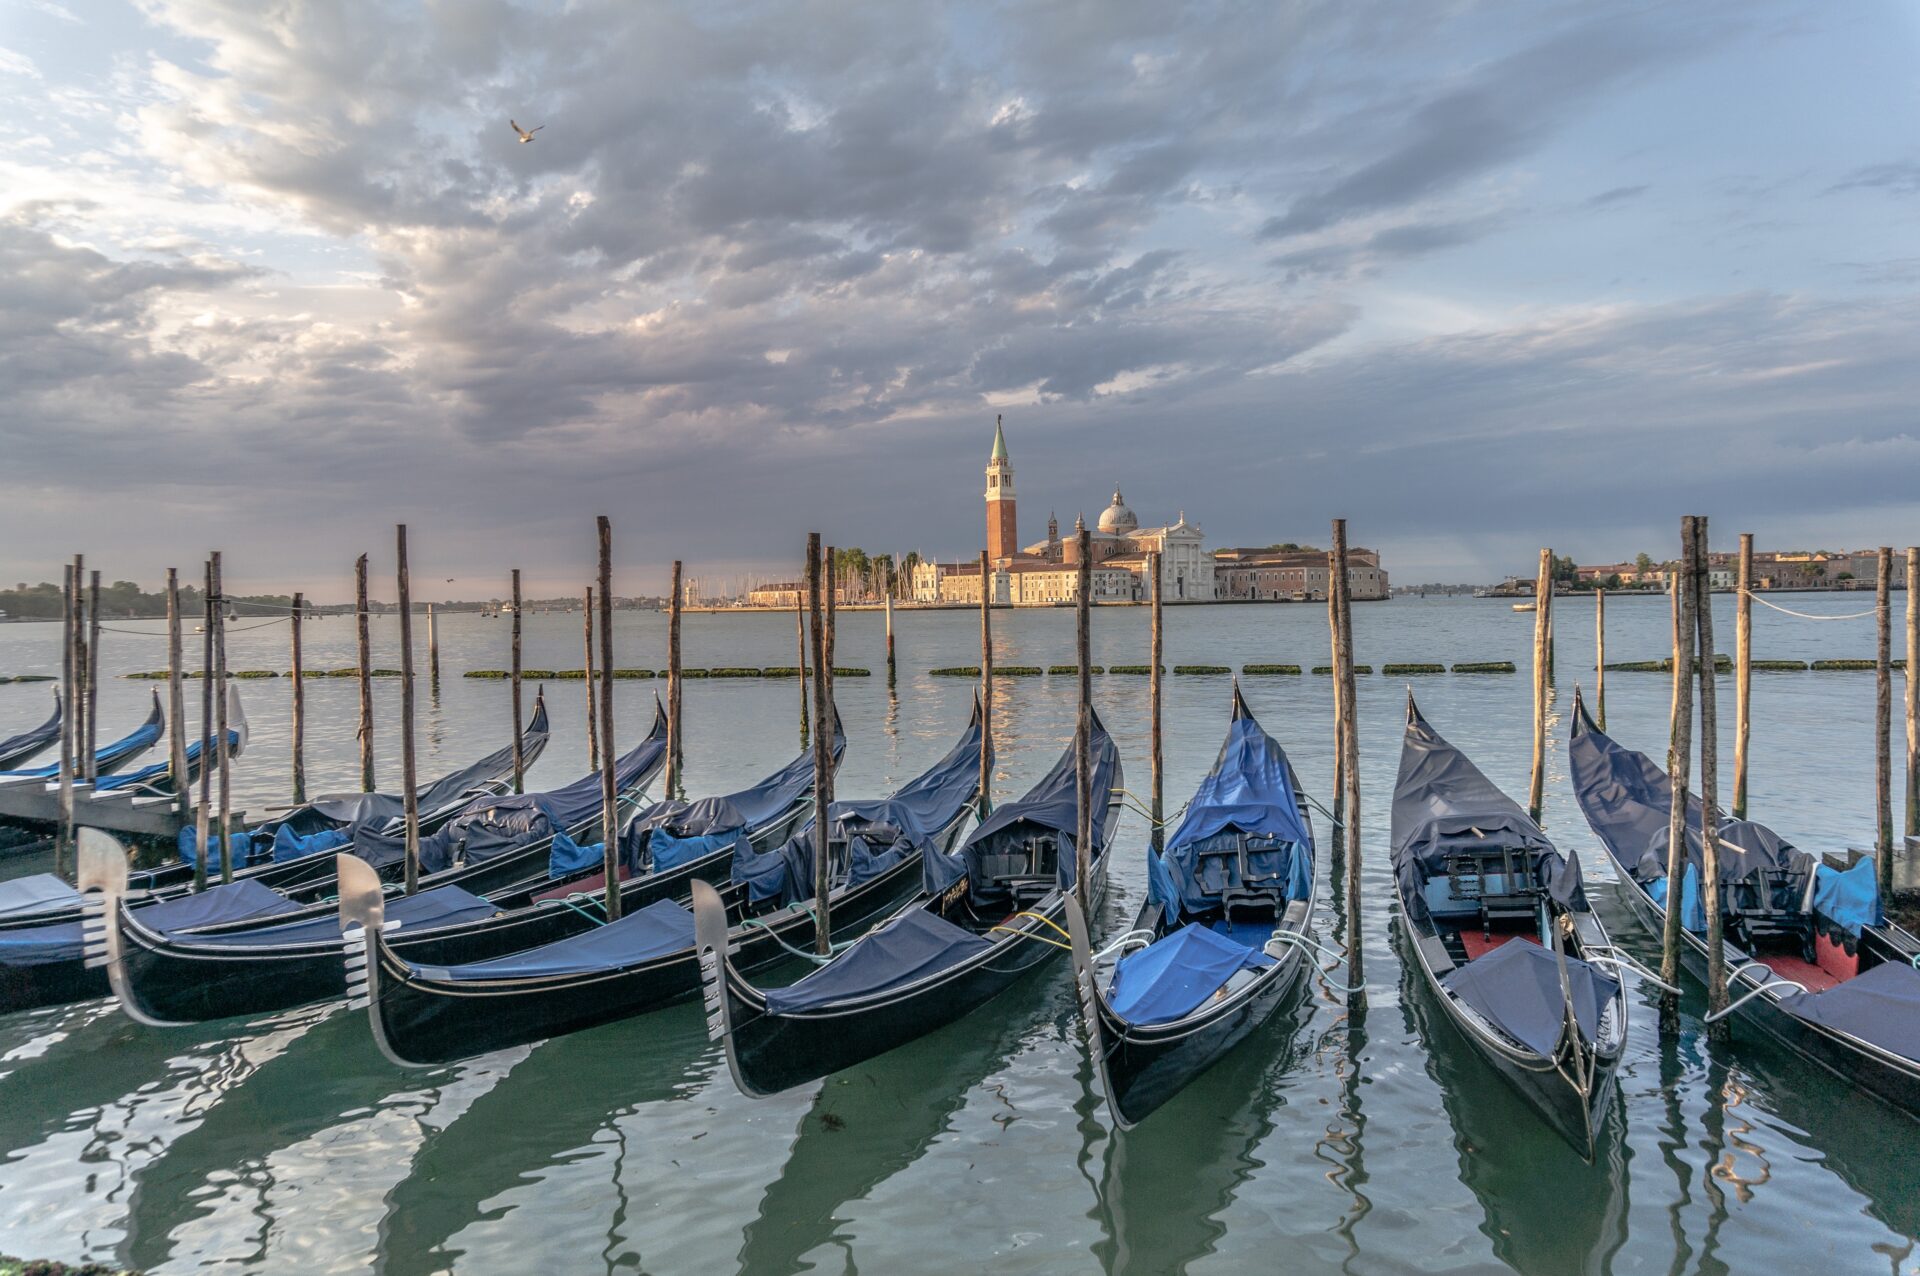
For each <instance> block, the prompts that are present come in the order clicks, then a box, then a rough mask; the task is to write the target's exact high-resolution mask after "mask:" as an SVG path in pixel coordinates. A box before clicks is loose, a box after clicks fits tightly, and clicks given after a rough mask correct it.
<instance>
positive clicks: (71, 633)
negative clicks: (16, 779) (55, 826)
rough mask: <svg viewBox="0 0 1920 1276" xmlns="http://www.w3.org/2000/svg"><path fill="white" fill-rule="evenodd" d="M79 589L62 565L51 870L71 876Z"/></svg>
mask: <svg viewBox="0 0 1920 1276" xmlns="http://www.w3.org/2000/svg"><path fill="white" fill-rule="evenodd" d="M78 593H79V590H78V589H77V588H76V587H75V584H74V570H73V564H72V563H68V564H66V575H65V577H64V578H63V580H62V582H61V587H60V697H61V698H60V828H59V831H58V832H57V834H56V835H55V837H54V843H53V871H54V872H55V873H57V874H58V875H59V876H61V877H62V878H71V877H72V876H73V874H72V873H71V872H70V871H69V866H70V865H73V864H74V863H75V858H74V846H73V775H74V742H75V740H76V738H77V737H78V735H79V732H78V731H77V730H76V729H75V726H76V724H75V722H74V718H75V715H77V714H78V713H79V710H78V709H76V708H75V707H74V706H75V705H76V704H77V703H78V702H79V699H80V694H79V691H80V688H79V685H78V684H79V681H80V643H79V625H78V624H77V623H76V621H77V618H78V617H77V609H78V607H79V605H80V602H79V598H78V596H77V595H78Z"/></svg>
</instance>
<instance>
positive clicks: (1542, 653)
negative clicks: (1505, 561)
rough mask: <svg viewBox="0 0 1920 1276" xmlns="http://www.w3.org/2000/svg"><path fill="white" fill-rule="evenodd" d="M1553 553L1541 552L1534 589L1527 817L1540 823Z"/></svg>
mask: <svg viewBox="0 0 1920 1276" xmlns="http://www.w3.org/2000/svg"><path fill="white" fill-rule="evenodd" d="M1552 629H1553V551H1552V550H1551V549H1543V550H1541V551H1540V574H1539V575H1538V577H1536V578H1535V580H1534V585H1533V769H1532V770H1531V771H1529V772H1528V774H1527V814H1528V815H1529V816H1530V817H1532V819H1533V822H1534V823H1535V824H1538V823H1539V822H1540V814H1541V807H1542V806H1543V805H1544V803H1545V800H1546V781H1547V688H1548V687H1549V686H1550V685H1551V679H1552V677H1553V672H1552V670H1551V669H1550V668H1549V667H1548V666H1549V663H1550V662H1551V660H1552V655H1551V650H1552V643H1553V634H1552Z"/></svg>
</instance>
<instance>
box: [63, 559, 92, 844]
mask: <svg viewBox="0 0 1920 1276" xmlns="http://www.w3.org/2000/svg"><path fill="white" fill-rule="evenodd" d="M86 590H87V556H86V555H85V554H75V555H74V556H73V599H72V609H73V621H72V624H73V661H74V664H73V703H72V704H70V705H68V706H67V712H68V713H71V714H72V715H73V779H74V783H75V784H83V783H85V782H86V778H87V760H88V757H89V751H88V749H87V594H86ZM68 849H69V850H72V849H73V843H72V841H71V840H69V842H68ZM74 867H75V869H76V870H77V869H78V867H79V863H78V861H77V860H75V861H74Z"/></svg>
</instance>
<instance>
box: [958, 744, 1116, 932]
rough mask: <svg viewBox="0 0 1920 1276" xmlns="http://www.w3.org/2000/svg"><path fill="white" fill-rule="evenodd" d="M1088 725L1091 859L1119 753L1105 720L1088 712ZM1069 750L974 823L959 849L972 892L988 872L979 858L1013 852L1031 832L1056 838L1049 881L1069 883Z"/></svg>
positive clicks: (1072, 815)
mask: <svg viewBox="0 0 1920 1276" xmlns="http://www.w3.org/2000/svg"><path fill="white" fill-rule="evenodd" d="M1089 717H1090V718H1091V720H1092V726H1093V738H1092V739H1091V740H1090V741H1089V751H1090V752H1091V753H1092V755H1093V775H1092V777H1091V781H1092V783H1091V785H1090V786H1089V791H1090V792H1091V793H1092V794H1093V811H1092V816H1093V819H1092V821H1091V824H1092V828H1093V846H1092V847H1090V848H1089V850H1090V851H1091V853H1092V854H1091V855H1090V856H1089V858H1097V857H1098V856H1099V855H1100V854H1101V852H1102V851H1103V850H1104V849H1105V845H1104V838H1105V837H1106V822H1107V821H1106V813H1107V806H1108V804H1109V803H1110V802H1111V801H1112V800H1113V798H1112V794H1113V787H1114V783H1113V782H1114V777H1115V775H1116V774H1117V773H1118V771H1119V766H1120V751H1119V750H1118V749H1117V748H1115V747H1114V743H1113V737H1111V736H1109V735H1108V734H1107V728H1106V726H1105V724H1103V723H1102V722H1101V721H1100V716H1099V715H1098V714H1090V715H1089ZM1074 765H1075V764H1074V751H1073V746H1072V745H1071V744H1069V745H1068V746H1067V748H1066V749H1064V750H1063V751H1062V752H1061V754H1060V758H1059V760H1058V761H1057V762H1055V763H1054V764H1053V769H1052V770H1050V771H1048V772H1047V773H1046V774H1045V775H1044V776H1042V777H1041V778H1040V782H1039V783H1038V784H1036V785H1034V786H1033V787H1032V788H1031V789H1029V790H1027V792H1026V794H1025V796H1023V797H1022V798H1021V799H1020V800H1019V801H1017V802H1008V803H1006V804H1005V805H1003V806H999V807H996V808H995V809H994V812H993V814H991V815H989V816H988V817H987V818H986V819H984V820H982V821H981V822H980V827H978V828H976V829H975V830H974V831H973V835H972V836H971V837H969V838H968V839H967V844H966V846H965V847H963V848H962V849H961V855H962V856H963V857H964V859H965V862H966V866H967V872H968V873H969V874H970V875H971V878H972V882H973V889H974V891H975V892H976V894H977V893H978V892H979V891H980V890H981V889H982V883H983V882H986V881H987V880H988V879H989V878H990V876H991V874H987V873H983V872H982V871H981V868H982V860H983V857H985V856H987V855H990V854H999V853H1010V852H1016V851H1017V850H1018V848H1019V847H1020V846H1021V844H1022V843H1023V842H1024V841H1025V840H1026V839H1027V838H1030V837H1033V836H1035V835H1036V834H1050V835H1052V836H1053V837H1055V838H1057V839H1058V842H1059V862H1058V864H1057V866H1056V869H1055V881H1056V883H1057V884H1058V885H1059V886H1060V888H1061V889H1062V890H1065V889H1067V888H1069V887H1071V886H1072V885H1073V865H1074V855H1075V852H1074V846H1073V839H1074V837H1075V835H1076V834H1077V833H1078V831H1079V830H1078V824H1079V804H1078V803H1077V802H1076V801H1075V800H1074V791H1075V780H1074Z"/></svg>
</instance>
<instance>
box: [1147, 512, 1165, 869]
mask: <svg viewBox="0 0 1920 1276" xmlns="http://www.w3.org/2000/svg"><path fill="white" fill-rule="evenodd" d="M1160 571H1161V567H1160V551H1159V550H1154V551H1153V552H1152V553H1150V554H1148V555H1147V577H1148V579H1149V580H1151V581H1152V589H1153V614H1152V618H1151V625H1150V629H1149V636H1148V640H1147V657H1148V659H1147V748H1148V751H1149V752H1150V753H1151V754H1152V755H1153V834H1152V836H1153V849H1154V850H1155V851H1156V852H1157V851H1160V850H1162V849H1164V848H1165V846H1166V831H1165V830H1164V829H1163V828H1162V827H1161V825H1162V822H1163V821H1164V820H1165V818H1166V816H1165V813H1164V808H1163V806H1162V802H1163V797H1164V789H1163V784H1162V781H1163V780H1164V779H1165V770H1166V768H1165V765H1164V756H1163V754H1162V752H1161V748H1160V707H1161V706H1160V695H1161V685H1160V676H1161V675H1160V662H1161V660H1162V658H1163V656H1164V650H1163V648H1162V642H1163V640H1164V636H1165V630H1164V629H1163V628H1162V626H1161V605H1160Z"/></svg>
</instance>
